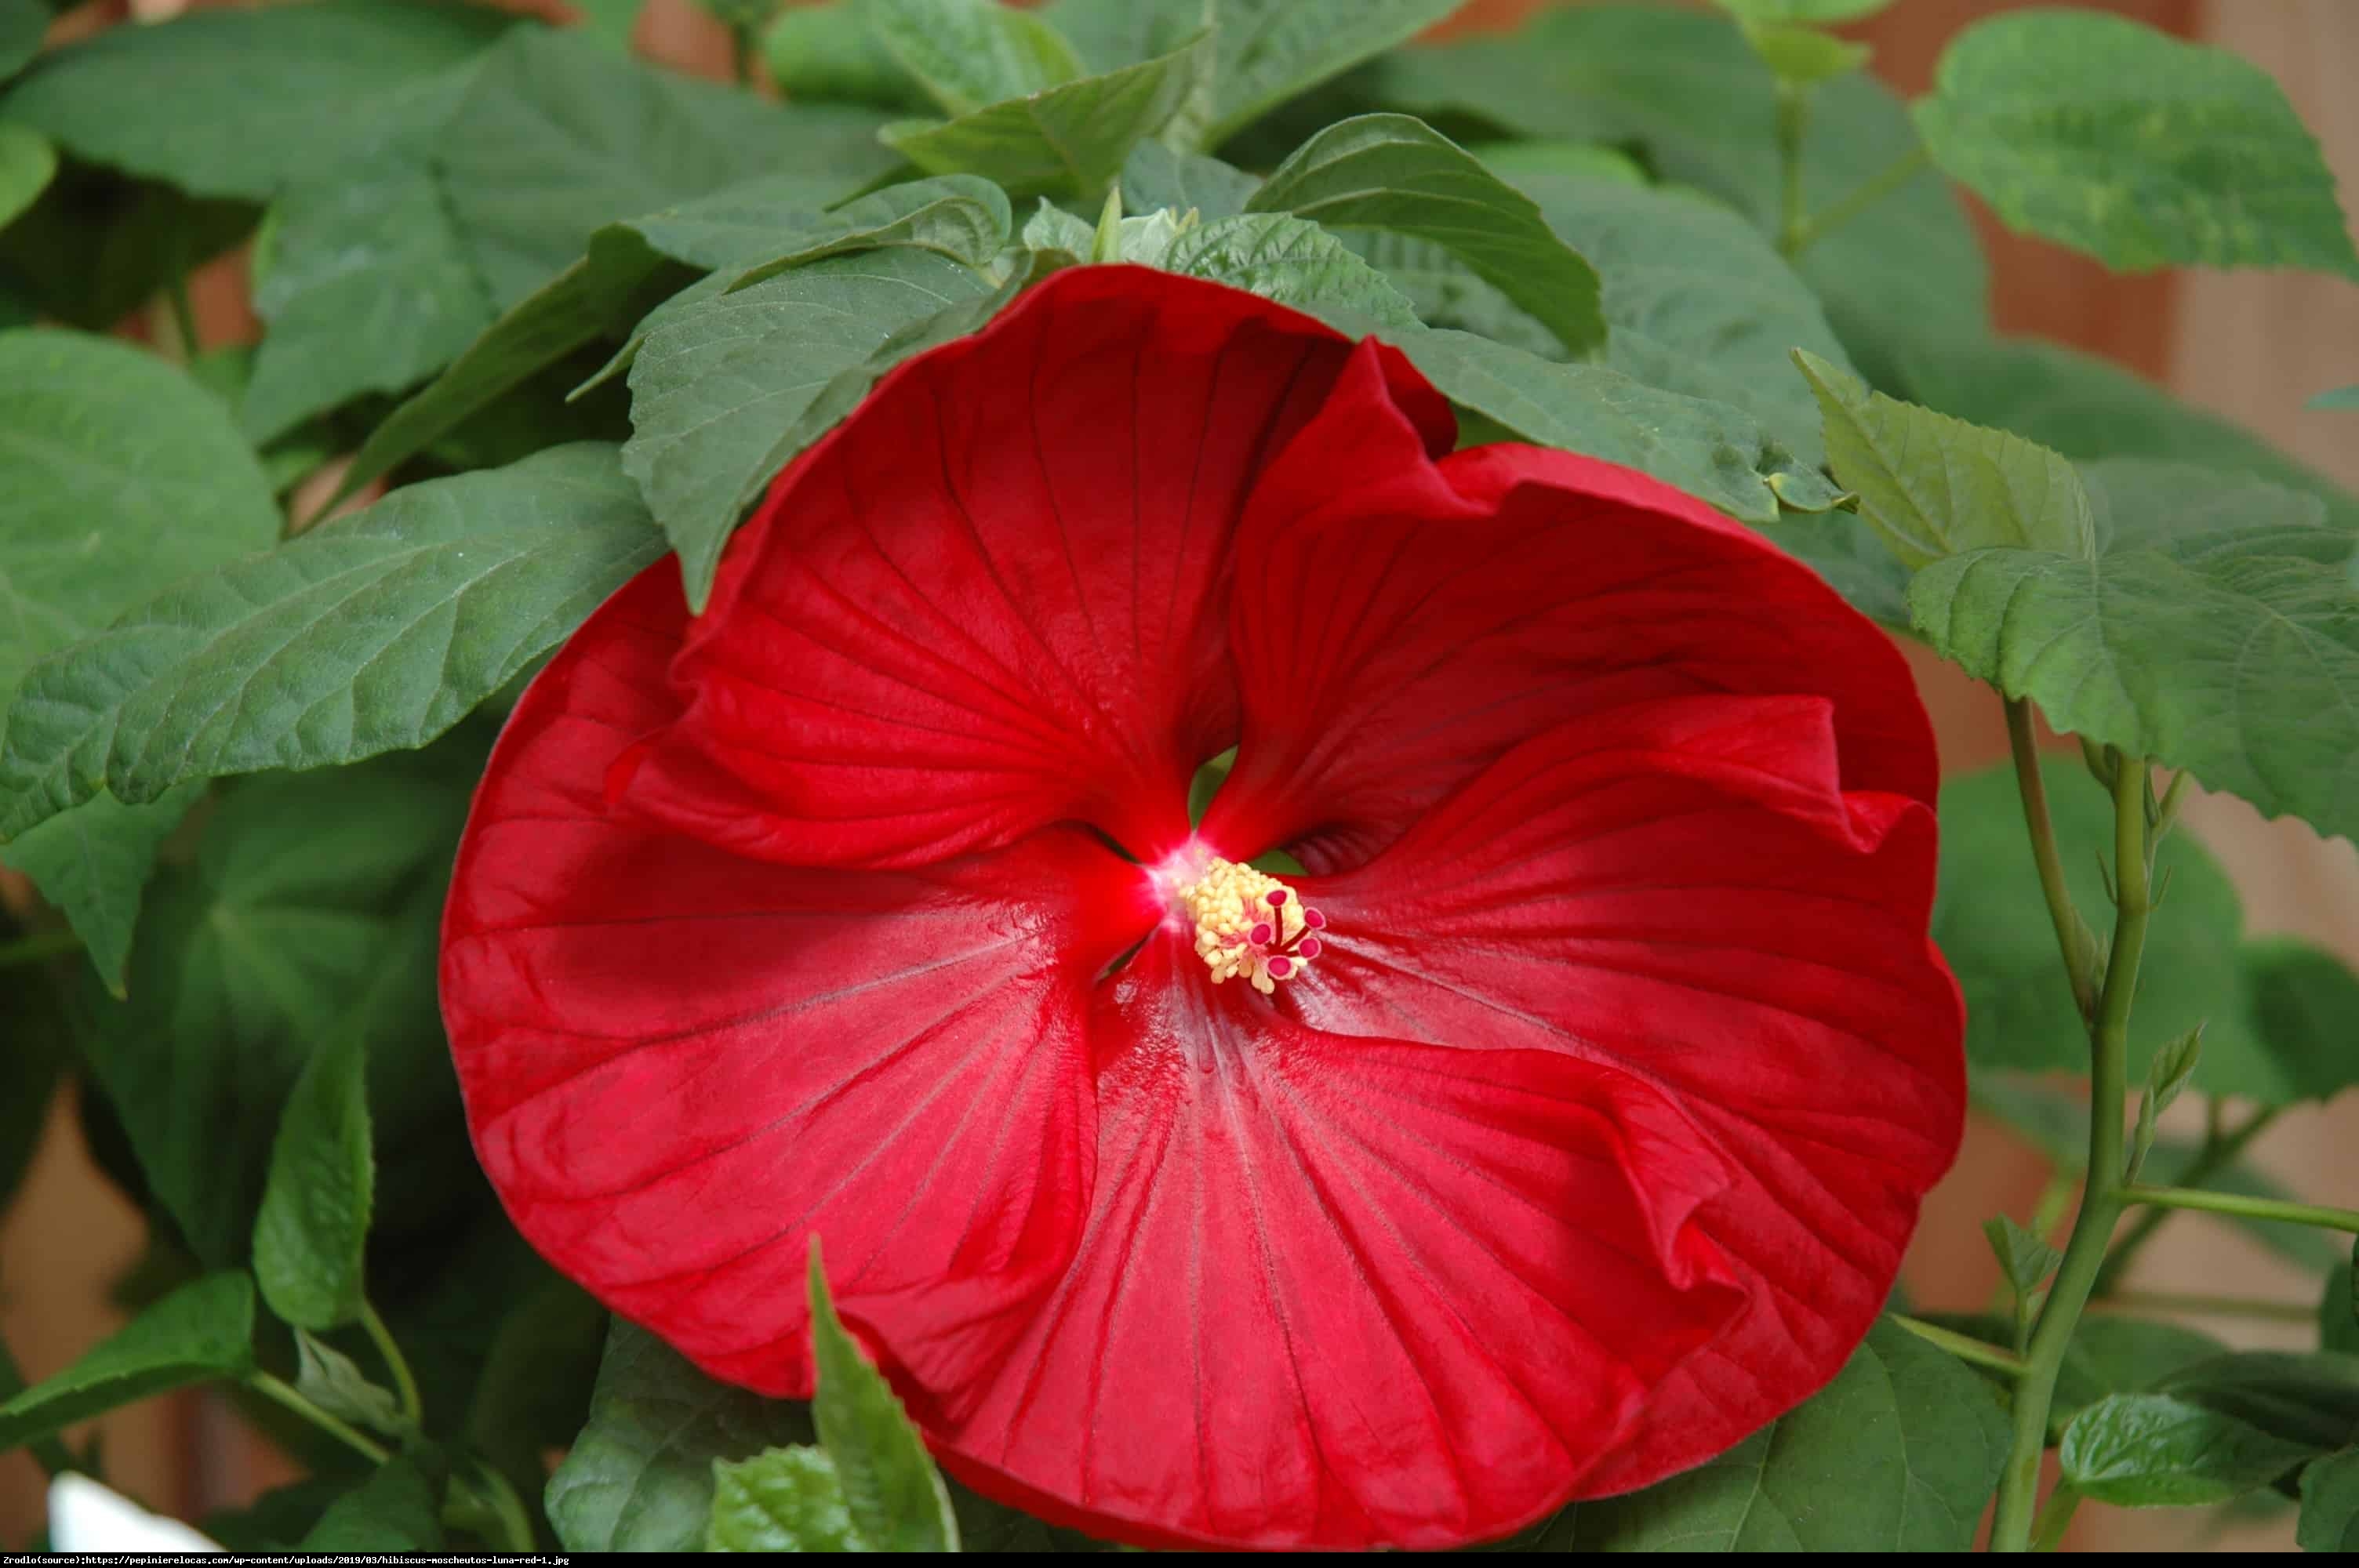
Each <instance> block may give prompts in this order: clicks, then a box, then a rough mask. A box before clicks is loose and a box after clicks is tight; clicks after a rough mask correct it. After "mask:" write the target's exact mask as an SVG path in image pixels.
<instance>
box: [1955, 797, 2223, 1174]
mask: <svg viewBox="0 0 2359 1568" xmlns="http://www.w3.org/2000/svg"><path fill="white" fill-rule="evenodd" d="M2040 772H2041V775H2042V777H2043V779H2044V780H2045V782H2046V784H2047V795H2048V813H2049V822H2050V823H2051V825H2052V826H2053V827H2054V829H2055V834H2056V845H2057V854H2058V858H2059V859H2060V861H2061V862H2062V865H2063V868H2064V880H2065V885H2066V888H2067V890H2068V891H2069V892H2071V896H2072V901H2073V903H2075V904H2076V905H2078V906H2079V907H2080V908H2082V909H2084V910H2103V909H2104V908H2106V907H2107V905H2106V900H2105V890H2104V876H2103V874H2102V873H2101V872H2100V871H2099V869H2098V861H2097V857H2098V855H2099V854H2100V853H2101V852H2102V853H2104V854H2106V855H2108V856H2110V854H2111V851H2112V848H2113V833H2114V820H2113V806H2112V804H2111V802H2110V801H2109V800H2108V798H2107V796H2106V794H2105V792H2104V789H2103V788H2101V787H2100V786H2099V785H2098V784H2096V783H2095V782H2094V781H2093V780H2092V779H2091V778H2090V777H2089V776H2088V773H2087V772H2086V771H2085V770H2084V769H2083V768H2082V767H2081V765H2080V763H2079V762H2078V761H2077V760H2074V761H2070V762H2068V761H2066V760H2064V759H2062V758H2055V759H2053V760H2050V761H2048V762H2045V763H2043V765H2042V767H2041V769H2040ZM1940 806H1941V871H1940V882H1939V890H1938V892H1937V894H1936V896H1935V898H1934V902H1933V925H1932V929H1933V939H1934V941H1935V942H1936V943H1938V944H1939V945H1940V948H1941V952H1942V954H1943V956H1944V957H1947V958H1948V959H1949V961H1950V968H1951V972H1952V973H1954V974H1955V975H1956V976H1957V977H1958V984H1959V986H1960V988H1961V989H1962V990H1963V991H1964V992H1965V998H1966V1059H1967V1061H1968V1062H1970V1063H1972V1064H1973V1066H1974V1067H1975V1068H1976V1069H1977V1070H1978V1071H1980V1070H1985V1069H1989V1068H1994V1067H2012V1068H2022V1069H2026V1070H2029V1071H2041V1070H2055V1071H2061V1072H2072V1073H2086V1072H2087V1071H2088V1057H2089V1047H2088V1033H2087V1030H2086V1027H2085V1026H2084V1025H2083V1024H2082V1021H2081V1016H2080V1012H2079V1010H2078V1009H2077V1008H2076V1007H2075V1006H2074V1004H2073V1000H2072V991H2071V986H2070V985H2069V984H2068V983H2067V982H2066V980H2065V978H2064V968H2063V965H2062V964H2061V963H2060V962H2059V961H2058V959H2057V956H2056V933H2055V928H2054V926H2053V925H2051V924H2050V922H2049V914H2048V904H2047V900H2046V898H2045V896H2044V895H2043V893H2042V892H2041V891H2040V886H2039V876H2038V870H2037V868H2036V867H2035V866H2034V864H2033V862H2032V858H2031V844H2030V840H2029V838H2027V834H2026V831H2025V828H2024V824H2023V806H2022V802H2021V799H2020V798H2019V796H2018V795H2017V789H2016V783H2015V772H2014V770H2013V769H2012V768H2010V767H2006V766H2004V765H2002V766H1999V767H1995V768H1992V769H1990V770H1987V771H1985V772H1983V773H1971V774H1968V775H1967V776H1965V777H1963V778H1960V779H1954V780H1952V781H1951V783H1949V784H1947V785H1945V786H1944V787H1943V788H1942V791H1941V801H1940ZM2155 874H2156V876H2157V877H2158V878H2159V877H2161V876H2163V875H2166V874H2167V875H2169V878H2170V896H2169V901H2168V903H2166V904H2165V906H2164V909H2163V913H2162V914H2161V915H2160V916H2159V917H2158V918H2157V919H2155V920H2154V921H2153V922H2152V923H2151V925H2149V926H2148V928H2147V947H2146V956H2145V960H2144V962H2143V963H2141V964H2140V966H2139V968H2138V982H2139V983H2138V1000H2137V1011H2136V1024H2135V1027H2134V1031H2133V1033H2132V1036H2131V1041H2130V1067H2129V1070H2130V1072H2131V1073H2132V1074H2133V1075H2143V1074H2144V1073H2146V1071H2147V1065H2148V1064H2149V1063H2150V1062H2151V1061H2152V1060H2153V1059H2154V1056H2155V1054H2156V1050H2157V1047H2158V1045H2160V1044H2161V1043H2162V1042H2164V1041H2168V1040H2170V1039H2172V1038H2174V1037H2177V1036H2179V1035H2180V1034H2183V1033H2185V1032H2186V1031H2188V1030H2189V1029H2191V1028H2193V1027H2194V1026H2195V1025H2196V1024H2197V1023H2198V1022H2201V1021H2202V1020H2204V1019H2212V1020H2214V1021H2216V1022H2214V1023H2213V1025H2212V1029H2211V1031H2210V1033H2209V1036H2208V1037H2207V1039H2206V1040H2205V1043H2204V1044H2205V1052H2204V1054H2205V1060H2204V1062H2203V1064H2202V1065H2201V1068H2200V1069H2199V1070H2198V1072H2197V1075H2196V1079H2195V1082H2196V1085H2197V1087H2201V1088H2202V1089H2205V1090H2207V1091H2209V1092H2212V1093H2225V1092H2227V1088H2226V1086H2225V1085H2224V1084H2223V1083H2222V1082H2219V1081H2216V1079H2215V1073H2216V1072H2218V1071H2222V1070H2224V1069H2226V1068H2227V1067H2229V1066H2230V1065H2232V1063H2233V1062H2234V1060H2235V1059H2236V1058H2237V1057H2238V1056H2239V1055H2241V1054H2245V1053H2246V1052H2247V1051H2248V1049H2249V1047H2248V1044H2247V1039H2246V1035H2245V1030H2244V1025H2243V1009H2242V1006H2241V992H2242V985H2243V981H2242V977H2241V975H2240V973H2239V970H2238V966H2237V962H2236V945H2237V942H2238V939H2239V936H2240V934H2241V931H2242V928H2243V925H2244V911H2243V908H2242V906H2241V904H2240V903H2239V901H2238V900H2237V897H2236V892H2235V889H2234V886H2233V885H2232V884H2231V883H2230V882H2229V881H2228V877H2227V873H2226V872H2224V871H2222V870H2221V869H2220V866H2219V864H2218V862H2217V861H2215V860H2212V857H2211V855H2210V854H2208V853H2207V852H2206V851H2205V850H2204V849H2203V847H2202V845H2201V843H2200V842H2198V841H2197V840H2196V838H2194V836H2193V835H2192V834H2191V833H2190V832H2188V831H2186V830H2184V829H2183V828H2182V829H2181V830H2180V831H2178V832H2174V833H2173V834H2171V835H2170V837H2169V838H2166V839H2165V840H2163V843H2162V845H2161V848H2160V849H2158V851H2157V853H2156V856H2155ZM2080 1125H2081V1127H2082V1129H2083V1130H2085V1127H2086V1122H2085V1120H2083V1121H2082V1123H2081V1124H2080ZM2085 1142H2086V1140H2085V1137H2084V1136H2083V1137H2082V1143H2083V1144H2084V1145H2085Z"/></svg>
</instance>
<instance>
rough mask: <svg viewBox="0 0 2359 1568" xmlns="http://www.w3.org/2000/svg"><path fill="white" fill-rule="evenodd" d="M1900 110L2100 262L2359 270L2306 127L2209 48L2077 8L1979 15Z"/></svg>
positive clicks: (1930, 139)
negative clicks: (1908, 109)
mask: <svg viewBox="0 0 2359 1568" xmlns="http://www.w3.org/2000/svg"><path fill="white" fill-rule="evenodd" d="M1913 112H1914V114H1915V115H1916V120H1917V127H1918V130H1919V132H1920V133H1921V134H1922V135H1923V136H1924V138H1925V145H1926V147H1927V148H1928V149H1929V150H1930V152H1931V153H1932V155H1933V157H1934V160H1935V161H1936V162H1937V163H1939V164H1940V167H1941V168H1942V169H1943V170H1944V171H1945V172H1947V173H1948V174H1950V175H1951V177H1952V178H1956V179H1958V180H1960V181H1962V182H1963V183H1964V184H1966V185H1968V186H1970V187H1972V188H1973V190H1974V191H1975V192H1976V193H1977V194H1978V195H1980V196H1981V197H1982V198H1983V199H1984V200H1986V201H1988V202H1989V203H1990V204H1991V206H1992V207H1993V209H1995V211H1997V213H1998V215H1999V217H2000V218H2001V219H2002V220H2003V221H2004V222H2006V223H2007V225H2008V226H2009V227H2011V228H2015V229H2018V230H2024V231H2027V232H2031V233H2035V234H2038V235H2039V236H2040V237H2042V238H2043V239H2049V240H2053V241H2054V242H2056V243H2059V244H2061V245H2068V246H2070V247H2071V248H2072V249H2074V250H2077V251H2082V252H2085V253H2087V254H2090V255H2093V256H2095V257H2096V258H2097V259H2099V260H2100V261H2103V262H2104V263H2105V264H2106V265H2108V266H2111V267H2114V268H2115V269H2117V270H2121V271H2139V270H2143V269H2146V268H2149V267H2156V266H2162V265H2169V264H2172V263H2183V264H2195V265H2209V266H2239V265H2245V266H2306V267H2315V268H2319V269H2321V270H2324V271H2330V272H2339V273H2342V274H2343V275H2344V276H2359V254H2354V252H2353V250H2352V245H2351V239H2350V235H2349V234H2348V233H2347V232H2345V229H2344V225H2343V211H2342V208H2341V207H2340V206H2339V205H2338V204H2337V202H2336V201H2335V199H2334V178H2333V176H2332V175H2331V174H2330V173H2329V172H2328V171H2327V168H2326V164H2325V161H2324V160H2323V159H2322V158H2321V157H2320V156H2319V151H2318V144H2317V142H2316V140H2315V139H2314V138H2312V137H2311V135H2310V132H2309V131H2308V130H2307V129H2305V128H2304V127H2303V125H2302V123H2301V119H2300V117H2299V115H2297V114H2295V113H2294V111H2293V106H2292V105H2291V104H2289V103H2287V102H2286V98H2285V93H2284V92H2283V91H2282V90H2281V89H2279V88H2278V86H2277V82H2276V81H2275V80H2274V79H2272V78H2271V77H2270V76H2269V74H2268V73H2267V71H2265V70H2262V69H2261V68H2260V67H2258V66H2256V65H2255V64H2253V63H2252V62H2251V61H2249V60H2246V59H2240V58H2238V57H2237V56H2235V55H2234V54H2231V53H2229V52H2228V51H2226V50H2224V49H2211V48H2208V47H2205V46H2203V45H2201V44H2190V43H2183V42H2181V41H2180V40H2179V39H2176V38H2170V37H2169V36H2168V35H2167V34H2164V33H2160V32H2157V31H2156V30H2155V29H2153V28H2151V27H2144V26H2141V25H2140V24H2138V23H2136V22H2132V21H2129V20H2127V19H2125V18H2123V17H2119V16H2105V15H2103V14H2101V13H2098V12H2094V11H2086V10H2035V11H2026V12H2018V13H2015V14H2011V15H2008V16H1994V17H1990V18H1987V19H1986V20H1984V21H1982V22H1979V23H1977V24H1975V25H1974V26H1973V27H1968V28H1966V29H1965V30H1964V31H1962V32H1961V33H1959V34H1958V35H1957V36H1956V37H1955V38H1952V39H1951V41H1950V44H1949V47H1948V48H1947V49H1944V50H1943V51H1942V54H1941V59H1940V66H1939V67H1938V68H1937V70H1936V72H1935V76H1934V84H1933V92H1931V93H1930V95H1929V96H1927V97H1925V98H1923V99H1920V100H1919V101H1918V103H1916V104H1915V105H1914V111H1913Z"/></svg>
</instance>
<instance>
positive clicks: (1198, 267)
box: [1161, 212, 1418, 331]
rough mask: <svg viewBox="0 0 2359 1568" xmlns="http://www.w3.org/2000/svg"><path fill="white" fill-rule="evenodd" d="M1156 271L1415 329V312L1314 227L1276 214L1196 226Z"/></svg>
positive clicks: (1247, 215)
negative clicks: (1167, 271) (1167, 270)
mask: <svg viewBox="0 0 2359 1568" xmlns="http://www.w3.org/2000/svg"><path fill="white" fill-rule="evenodd" d="M1161 265H1163V266H1164V267H1165V268H1167V269H1169V271H1172V272H1176V273H1180V274H1183V275H1184V276H1189V277H1204V278H1210V279H1212V281H1213V282H1215V283H1225V284H1227V285H1228V286H1229V287H1232V288H1242V289H1245V291H1246V292H1248V293H1251V294H1258V295H1260V296H1261V297H1263V298H1265V299H1275V300H1277V302H1278V303H1279V304H1281V305H1291V306H1293V307H1294V308H1297V309H1299V310H1310V311H1313V312H1316V311H1321V310H1334V311H1342V312H1346V313H1349V314H1351V315H1353V316H1358V317H1364V318H1365V319H1368V320H1370V321H1372V322H1375V323H1377V324H1378V325H1381V326H1385V327H1392V328H1400V329H1406V330H1411V331H1414V330H1417V328H1418V319H1417V311H1416V310H1415V308H1412V307H1411V306H1410V304H1409V302H1408V299H1407V298H1405V297H1403V296H1402V295H1401V292H1400V291H1399V290H1398V289H1397V288H1395V287H1393V286H1392V285H1391V284H1389V283H1387V282H1386V281H1385V277H1384V275H1383V274H1381V273H1379V272H1377V271H1376V269H1375V268H1374V267H1372V266H1370V265H1368V264H1367V263H1366V262H1364V261H1362V260H1361V259H1360V258H1359V257H1358V256H1356V255H1354V254H1352V252H1351V251H1350V250H1349V249H1348V248H1346V247H1345V245H1344V244H1343V241H1341V240H1339V239H1337V238H1336V237H1335V236H1334V235H1332V234H1331V233H1329V232H1327V231H1326V230H1325V229H1322V228H1321V227H1320V226H1319V225H1318V224H1316V223H1313V222H1308V221H1306V220H1304V219H1301V218H1291V217H1288V216H1287V215H1285V214H1284V213H1275V212H1245V213H1241V214H1239V215H1238V216H1236V217H1234V218H1215V219H1214V220H1212V222H1209V223H1203V224H1200V225H1198V226H1197V227H1195V228H1193V229H1190V230H1189V231H1187V232H1185V233H1182V234H1180V235H1178V236H1177V237H1176V238H1175V239H1174V240H1173V241H1172V243H1171V247H1170V249H1169V250H1167V251H1166V252H1164V254H1163V257H1162V262H1161Z"/></svg>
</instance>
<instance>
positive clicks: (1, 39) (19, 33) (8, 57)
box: [0, 0, 49, 81]
mask: <svg viewBox="0 0 2359 1568" xmlns="http://www.w3.org/2000/svg"><path fill="white" fill-rule="evenodd" d="M48 31H49V5H47V4H46V0H0V81H6V80H7V79H8V78H10V77H12V76H14V75H16V71H17V70H18V68H19V67H21V66H22V65H23V64H24V63H25V62H26V61H27V60H28V59H32V58H33V57H34V56H35V55H37V54H38V53H40V52H41V36H42V35H43V34H45V33H47V32H48Z"/></svg>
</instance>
